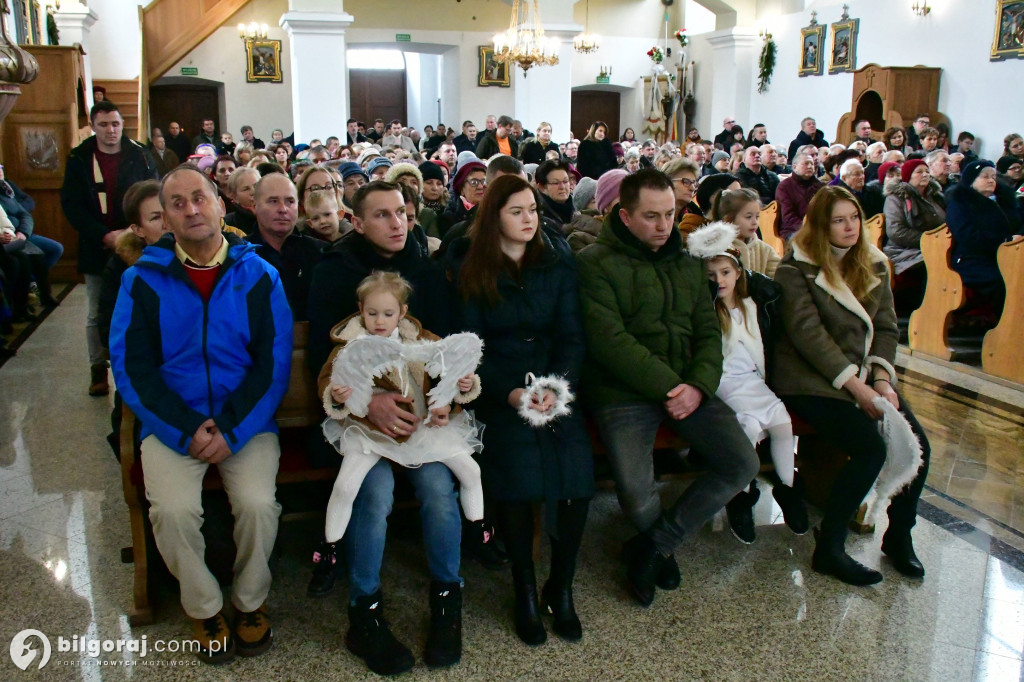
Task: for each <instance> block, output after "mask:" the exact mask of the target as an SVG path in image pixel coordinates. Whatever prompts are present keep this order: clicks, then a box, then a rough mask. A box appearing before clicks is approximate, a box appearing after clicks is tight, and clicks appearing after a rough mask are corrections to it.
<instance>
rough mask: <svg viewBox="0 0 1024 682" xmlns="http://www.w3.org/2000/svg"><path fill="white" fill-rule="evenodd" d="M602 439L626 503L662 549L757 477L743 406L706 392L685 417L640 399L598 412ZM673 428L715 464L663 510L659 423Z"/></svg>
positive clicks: (669, 550) (674, 544)
mask: <svg viewBox="0 0 1024 682" xmlns="http://www.w3.org/2000/svg"><path fill="white" fill-rule="evenodd" d="M595 417H596V418H597V426H598V429H599V430H600V431H601V440H602V441H603V442H604V444H605V446H606V447H607V448H608V459H609V460H610V462H611V466H612V476H613V477H614V478H615V487H616V490H617V492H618V496H619V504H620V505H621V506H622V509H623V511H624V512H626V515H627V516H628V517H629V520H630V521H632V522H633V524H634V525H635V526H636V527H637V529H639V530H640V531H641V532H646V533H648V534H649V535H650V537H651V540H652V541H653V542H654V545H655V546H656V547H657V548H658V551H659V552H661V553H662V554H665V555H668V554H671V553H672V552H674V551H675V549H676V548H677V547H679V545H681V544H682V543H683V541H684V540H685V539H686V538H687V537H689V536H690V535H692V534H694V533H696V532H697V531H698V530H700V528H701V526H703V525H704V524H705V523H707V522H708V521H709V520H710V519H711V518H712V517H713V516H714V515H715V513H716V512H717V511H718V510H719V509H721V508H722V507H724V506H725V503H726V502H728V501H729V500H731V499H732V498H733V496H735V495H736V493H738V492H739V491H741V490H743V489H744V488H746V487H747V486H748V485H750V481H751V480H753V478H754V477H755V476H757V472H758V470H759V469H760V463H759V461H758V458H757V453H756V452H755V451H754V446H752V445H751V444H750V440H749V439H748V438H747V437H746V435H744V433H743V428H742V427H741V426H740V424H739V422H738V421H736V413H735V412H733V411H732V409H730V408H729V406H728V405H726V404H725V403H723V402H722V401H721V400H720V399H718V398H717V397H715V396H712V397H710V398H704V400H703V402H701V404H700V406H699V407H698V408H697V409H696V410H694V412H693V413H692V414H691V415H690V416H689V417H687V418H686V419H682V420H675V419H672V418H670V417H669V416H668V414H667V413H666V412H665V408H664V407H662V406H661V405H660V404H658V403H648V402H633V403H622V404H619V405H613V406H611V407H606V408H603V409H600V410H597V412H595ZM662 422H667V424H668V427H669V428H670V429H672V430H673V431H674V432H676V433H677V434H679V436H681V437H682V438H684V439H685V440H686V441H687V442H688V443H689V444H690V447H691V448H692V449H693V450H694V451H695V452H699V453H700V454H701V456H702V459H703V460H704V462H706V464H707V467H708V470H707V471H706V472H705V473H703V474H701V475H700V476H698V477H697V479H696V480H695V481H694V482H693V483H692V484H690V487H689V488H687V489H686V491H685V492H683V494H682V495H680V496H679V499H678V500H676V501H675V502H674V503H673V504H672V505H671V506H670V507H669V508H668V509H665V510H664V511H662V508H661V497H659V495H658V489H657V485H656V483H655V480H654V457H653V452H654V440H655V437H656V436H657V433H658V427H659V426H661V423H662Z"/></svg>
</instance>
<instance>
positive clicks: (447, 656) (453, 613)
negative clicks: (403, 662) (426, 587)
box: [423, 581, 462, 667]
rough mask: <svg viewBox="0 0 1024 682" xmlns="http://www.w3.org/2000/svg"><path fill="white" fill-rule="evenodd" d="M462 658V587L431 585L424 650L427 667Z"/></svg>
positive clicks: (457, 584) (451, 584) (445, 663)
mask: <svg viewBox="0 0 1024 682" xmlns="http://www.w3.org/2000/svg"><path fill="white" fill-rule="evenodd" d="M461 658H462V585H460V584H459V583H441V582H437V581H431V583H430V634H428V635H427V646H426V649H425V650H424V651H423V660H424V661H426V663H427V665H429V666H433V667H438V666H445V665H453V664H455V663H458V662H459V660H460V659H461Z"/></svg>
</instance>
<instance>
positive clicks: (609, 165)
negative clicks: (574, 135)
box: [576, 121, 619, 180]
mask: <svg viewBox="0 0 1024 682" xmlns="http://www.w3.org/2000/svg"><path fill="white" fill-rule="evenodd" d="M618 165H619V160H618V159H617V158H616V157H615V151H614V150H613V149H612V141H611V140H610V139H608V124H607V123H605V122H604V121H594V122H593V123H592V124H591V126H590V130H589V131H588V132H587V136H586V137H585V138H583V140H582V141H581V142H580V148H579V152H578V154H577V156H576V170H578V171H579V172H580V174H581V175H583V176H584V177H587V178H594V179H595V180H597V179H598V178H599V177H601V176H602V175H604V174H605V173H606V172H608V171H610V170H612V169H613V168H617V167H618Z"/></svg>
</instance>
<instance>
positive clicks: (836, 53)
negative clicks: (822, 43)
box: [828, 13, 860, 73]
mask: <svg viewBox="0 0 1024 682" xmlns="http://www.w3.org/2000/svg"><path fill="white" fill-rule="evenodd" d="M859 30H860V19H851V18H849V17H848V16H846V15H845V13H844V16H843V18H842V19H841V20H840V21H837V22H836V23H834V24H832V49H831V50H830V51H829V63H828V72H829V73H843V72H845V71H854V70H856V68H857V32H858V31H859Z"/></svg>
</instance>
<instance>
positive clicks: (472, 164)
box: [452, 152, 487, 194]
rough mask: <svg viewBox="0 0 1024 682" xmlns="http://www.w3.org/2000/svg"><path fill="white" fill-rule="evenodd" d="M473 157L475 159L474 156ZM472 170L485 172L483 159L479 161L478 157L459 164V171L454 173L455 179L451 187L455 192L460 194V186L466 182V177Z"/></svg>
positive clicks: (485, 167)
mask: <svg viewBox="0 0 1024 682" xmlns="http://www.w3.org/2000/svg"><path fill="white" fill-rule="evenodd" d="M463 154H465V152H463ZM460 156H461V154H460ZM473 158H474V159H476V157H475V156H474V157H473ZM473 171H484V172H486V171H487V166H485V165H484V163H483V161H480V160H479V159H476V161H466V162H465V163H460V164H459V172H458V173H456V174H455V180H453V181H452V189H453V190H455V193H456V194H462V186H463V185H465V184H466V178H468V177H469V174H470V173H472V172H473Z"/></svg>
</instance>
